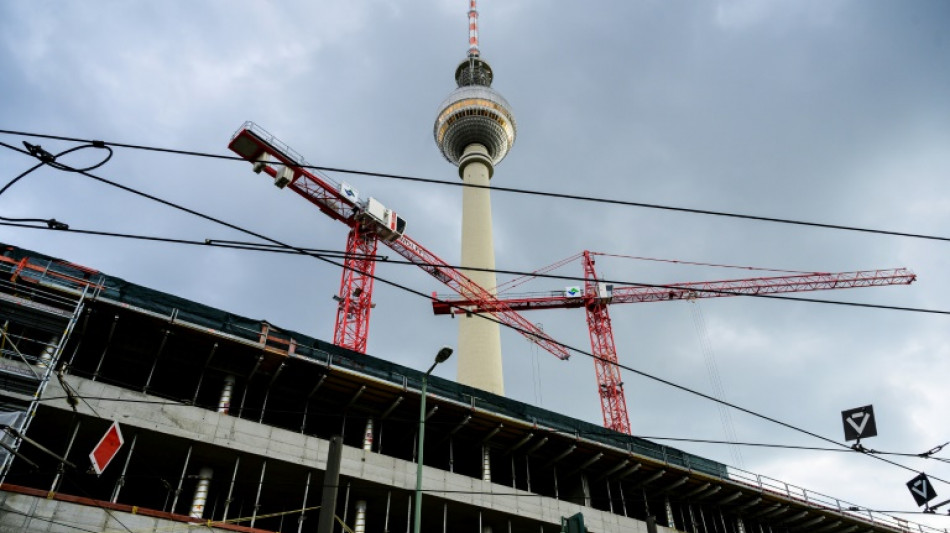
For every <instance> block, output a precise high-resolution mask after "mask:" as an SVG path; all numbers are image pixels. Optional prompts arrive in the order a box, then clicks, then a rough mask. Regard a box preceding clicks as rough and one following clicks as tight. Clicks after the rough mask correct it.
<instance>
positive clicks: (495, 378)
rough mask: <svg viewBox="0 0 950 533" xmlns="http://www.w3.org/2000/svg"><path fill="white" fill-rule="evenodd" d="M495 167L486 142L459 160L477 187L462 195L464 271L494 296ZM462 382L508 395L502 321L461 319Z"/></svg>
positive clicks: (472, 147) (472, 146) (465, 175)
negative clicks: (491, 188)
mask: <svg viewBox="0 0 950 533" xmlns="http://www.w3.org/2000/svg"><path fill="white" fill-rule="evenodd" d="M492 168H493V167H492V163H491V159H489V157H488V151H487V149H486V148H485V147H484V146H482V145H480V144H470V145H468V146H467V147H466V148H465V151H464V152H463V155H462V158H461V160H460V161H459V174H460V175H461V177H462V183H464V184H465V185H475V186H476V187H465V188H463V189H462V190H463V192H462V268H463V269H464V268H465V267H473V268H479V269H487V271H485V270H464V272H465V274H466V275H467V276H469V277H470V278H471V279H472V281H474V282H476V283H478V284H479V285H481V286H482V287H485V288H486V289H489V290H490V291H491V292H492V294H494V292H495V291H494V287H495V286H496V285H498V283H497V281H496V280H495V273H494V272H493V270H494V269H495V249H494V241H493V239H492V218H491V197H490V194H489V189H487V188H482V187H488V185H489V180H490V179H491V175H492ZM458 354H459V355H458V382H459V383H463V384H465V385H470V386H472V387H476V388H479V389H482V390H486V391H488V392H492V393H495V394H504V393H505V384H504V377H503V374H502V363H501V331H500V327H499V325H498V323H497V322H494V321H492V320H486V319H485V318H482V317H480V316H476V315H471V316H463V317H462V319H461V320H460V321H459V339H458Z"/></svg>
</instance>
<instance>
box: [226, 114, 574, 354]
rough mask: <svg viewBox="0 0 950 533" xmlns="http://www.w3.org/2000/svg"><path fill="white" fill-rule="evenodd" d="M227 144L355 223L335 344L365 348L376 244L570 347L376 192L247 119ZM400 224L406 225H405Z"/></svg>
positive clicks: (527, 332) (540, 336) (540, 337)
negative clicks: (448, 258) (422, 240)
mask: <svg viewBox="0 0 950 533" xmlns="http://www.w3.org/2000/svg"><path fill="white" fill-rule="evenodd" d="M228 147H229V148H230V149H231V150H232V151H233V152H235V153H236V154H238V155H240V156H241V157H242V158H244V159H246V160H247V161H249V162H251V163H253V164H254V170H255V171H256V172H264V173H266V174H267V175H269V176H271V177H272V178H274V183H275V185H277V186H278V187H287V188H289V189H291V190H292V191H294V192H296V193H297V194H299V195H300V196H302V197H304V198H305V199H307V201H309V202H310V203H312V204H314V205H315V206H317V208H318V209H320V211H322V212H323V213H324V214H326V215H327V216H329V217H330V218H332V219H334V220H338V221H340V222H342V223H344V224H346V225H347V226H348V227H349V228H350V234H349V237H348V238H347V247H346V255H345V259H344V268H343V274H342V279H341V281H340V292H339V294H338V295H337V296H336V298H335V299H336V300H337V302H338V304H339V307H338V310H337V321H336V326H335V329H334V334H333V339H334V344H337V345H339V346H342V347H344V348H349V349H351V350H355V351H359V352H364V353H365V351H366V341H367V338H368V336H369V316H370V311H371V310H372V308H373V304H372V292H373V279H374V277H373V275H374V271H375V265H376V261H375V259H376V248H377V246H378V243H379V242H380V241H382V243H383V244H385V245H386V246H388V247H389V248H391V249H392V250H393V251H395V252H396V253H398V254H399V255H401V256H402V257H404V258H405V259H407V260H408V261H410V262H411V263H413V264H415V265H417V266H418V267H419V268H421V269H423V270H425V271H426V272H428V273H429V274H430V275H432V276H433V277H434V278H436V279H437V280H439V281H440V282H442V283H443V284H445V285H446V286H448V287H449V288H450V289H451V290H453V291H455V292H456V293H457V294H458V295H459V296H461V297H462V298H464V299H465V300H466V301H472V302H478V306H479V308H480V309H482V310H483V311H484V312H487V313H490V314H492V315H493V316H494V317H495V318H496V319H497V320H498V321H500V322H501V323H502V324H505V325H508V326H511V327H513V328H514V329H515V330H516V331H518V332H520V333H521V334H522V335H524V336H526V337H527V338H529V339H530V340H531V341H532V342H536V343H538V344H539V345H541V346H542V347H543V348H544V349H546V350H547V351H549V352H551V353H553V354H554V355H556V356H557V357H559V358H561V359H567V358H568V357H569V355H570V354H569V353H568V351H567V349H566V348H564V347H563V346H562V345H561V344H560V343H558V342H556V341H555V340H554V339H552V338H551V337H550V336H548V335H547V334H545V333H544V332H543V331H541V329H540V328H538V327H537V326H536V325H534V324H533V323H532V322H531V321H529V320H528V319H526V318H524V317H523V316H521V315H520V314H519V313H517V312H516V311H514V310H513V309H511V308H510V307H508V305H507V304H506V303H505V302H504V301H501V300H499V299H497V298H496V297H495V296H494V295H493V294H492V293H491V292H489V291H488V290H487V289H485V288H483V287H481V286H479V285H478V284H477V283H475V282H474V281H472V280H471V279H470V278H469V277H468V276H466V275H464V274H462V273H461V272H459V271H458V270H457V269H456V268H454V267H452V266H451V265H449V264H448V263H446V262H445V261H443V260H442V259H441V258H439V257H438V256H436V255H435V254H434V253H432V252H430V251H429V250H427V249H426V248H425V247H424V246H422V245H421V244H419V243H418V242H416V241H414V240H412V239H411V238H409V236H408V235H406V234H404V233H403V229H404V228H405V222H404V221H402V219H400V218H399V217H398V216H397V215H396V214H395V213H393V212H392V211H391V210H389V209H386V208H385V207H383V206H382V204H380V203H379V202H377V201H376V200H375V199H373V198H367V199H362V200H361V199H360V198H359V195H358V194H357V193H356V192H355V191H354V190H353V189H352V188H350V187H349V186H347V185H346V184H341V183H337V182H336V181H334V180H332V179H331V178H329V177H328V176H325V175H322V174H321V173H318V172H317V171H315V170H312V169H309V168H307V167H309V166H310V165H308V164H307V162H306V160H304V159H303V157H301V156H300V154H298V153H297V152H296V151H294V150H293V149H292V148H290V147H289V146H287V145H286V144H284V143H283V142H281V141H280V140H278V139H277V138H275V137H274V136H273V135H271V134H270V133H268V132H267V131H265V130H264V129H263V128H261V127H260V126H258V125H256V124H254V123H253V122H246V123H244V124H243V125H242V126H241V127H240V128H239V129H238V131H237V133H235V134H234V136H233V137H232V138H231V142H230V144H229V145H228ZM400 224H401V226H400Z"/></svg>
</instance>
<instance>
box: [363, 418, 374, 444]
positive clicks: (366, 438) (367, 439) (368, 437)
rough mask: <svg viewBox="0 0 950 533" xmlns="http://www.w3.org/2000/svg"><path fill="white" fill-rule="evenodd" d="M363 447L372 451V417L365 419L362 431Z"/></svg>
mask: <svg viewBox="0 0 950 533" xmlns="http://www.w3.org/2000/svg"><path fill="white" fill-rule="evenodd" d="M363 449H364V450H366V451H368V452H371V451H373V419H372V418H367V419H366V429H365V430H364V431H363Z"/></svg>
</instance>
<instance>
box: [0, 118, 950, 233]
mask: <svg viewBox="0 0 950 533" xmlns="http://www.w3.org/2000/svg"><path fill="white" fill-rule="evenodd" d="M0 134H5V135H23V136H27V137H37V138H42V139H52V140H58V141H69V142H83V143H98V144H102V145H105V146H114V147H117V148H128V149H132V150H145V151H150V152H160V153H167V154H175V155H186V156H193V157H203V158H211V159H222V160H229V161H245V159H244V158H242V157H240V156H236V155H234V156H231V155H222V154H213V153H209V152H198V151H193V150H178V149H174V148H161V147H155V146H145V145H139V144H129V143H120V142H113V141H101V140H92V139H84V138H80V137H66V136H61V135H49V134H42V133H30V132H24V131H16V130H4V129H0ZM297 166H298V167H300V168H307V169H312V170H319V171H322V172H332V173H338V174H355V175H360V176H371V177H375V178H386V179H396V180H403V181H411V182H416V183H429V184H436V185H446V186H451V187H471V188H476V189H490V190H492V191H496V192H507V193H513V194H522V195H531V196H542V197H547V198H560V199H564V200H576V201H583V202H593V203H601V204H612V205H620V206H626V207H641V208H646V209H658V210H663V211H674V212H680V213H690V214H696V215H710V216H718V217H727V218H735V219H743V220H753V221H758V222H772V223H777V224H789V225H795V226H805V227H814V228H823V229H835V230H842V231H854V232H860V233H871V234H877V235H889V236H893V237H907V238H913V239H925V240H934V241H943V242H950V237H945V236H939V235H927V234H922V233H910V232H903V231H894V230H884V229H876V228H862V227H858V226H849V225H844V224H830V223H825V222H811V221H806V220H797V219H790V218H779V217H768V216H760V215H748V214H742V213H731V212H727V211H715V210H711V209H698V208H691V207H679V206H671V205H663V204H653V203H645V202H634V201H630V200H617V199H613V198H601V197H596V196H584V195H577V194H567V193H556V192H549V191H537V190H530V189H519V188H514V187H501V186H497V185H473V184H466V183H461V182H455V181H443V180H437V179H431V178H420V177H415V176H406V175H401V174H391V173H386V172H372V171H365V170H353V169H345V168H336V167H326V166H318V165H297Z"/></svg>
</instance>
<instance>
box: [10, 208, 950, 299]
mask: <svg viewBox="0 0 950 533" xmlns="http://www.w3.org/2000/svg"><path fill="white" fill-rule="evenodd" d="M0 226H9V227H15V228H23V229H38V230H51V231H64V232H69V233H78V234H82V235H94V236H99V237H115V238H123V239H132V240H143V241H153V242H166V243H171V244H182V245H189V246H206V247H212V248H231V249H235V250H247V251H253V252H269V253H280V254H290V255H309V256H314V257H318V256H319V257H325V258H329V257H335V258H342V257H345V255H346V253H345V252H341V251H338V250H321V249H314V248H298V247H295V246H291V245H283V246H282V245H263V244H254V243H249V242H243V241H221V240H217V239H204V240H194V239H180V238H174V237H156V236H150V235H141V234H133V233H119V232H114V231H99V230H83V229H76V228H73V227H70V228H67V229H57V228H49V227H42V226H34V225H29V224H17V223H10V222H0ZM228 243H234V244H228ZM300 250H303V251H305V252H307V253H303V252H301V251H300ZM381 257H382V259H379V261H382V262H385V263H387V264H394V265H414V266H419V265H424V266H446V265H433V264H432V263H414V262H412V261H408V260H405V259H392V258H389V257H387V256H381ZM447 266H449V267H450V268H455V269H462V268H463V267H461V266H457V265H447ZM464 269H465V270H471V271H477V272H494V273H496V274H510V275H529V274H530V275H534V276H535V277H538V278H546V279H556V280H562V281H585V280H586V279H585V278H584V277H581V276H566V275H560V274H542V273H533V272H525V271H520V270H504V269H498V268H494V269H491V268H479V267H464ZM599 281H602V282H604V283H612V284H614V285H624V286H630V287H647V288H655V289H678V290H690V291H694V292H704V293H711V294H722V295H724V296H743V297H747V298H765V299H771V300H786V301H789V302H805V303H815V304H828V305H842V306H846V307H847V306H850V307H863V308H868V309H881V310H885V311H902V312H910V313H925V314H936V315H950V310H947V309H927V308H923V307H906V306H897V305H887V304H871V303H862V302H847V301H841V300H825V299H822V298H808V297H804V296H780V295H777V294H748V293H743V292H737V291H728V290H723V289H704V288H699V287H681V286H678V285H676V284H667V285H661V284H657V283H643V282H636V281H625V280H610V279H601V280H599ZM427 297H428V298H429V299H430V300H431V299H432V298H431V297H430V296H427ZM437 301H439V302H443V303H448V304H450V305H451V301H443V300H437Z"/></svg>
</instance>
